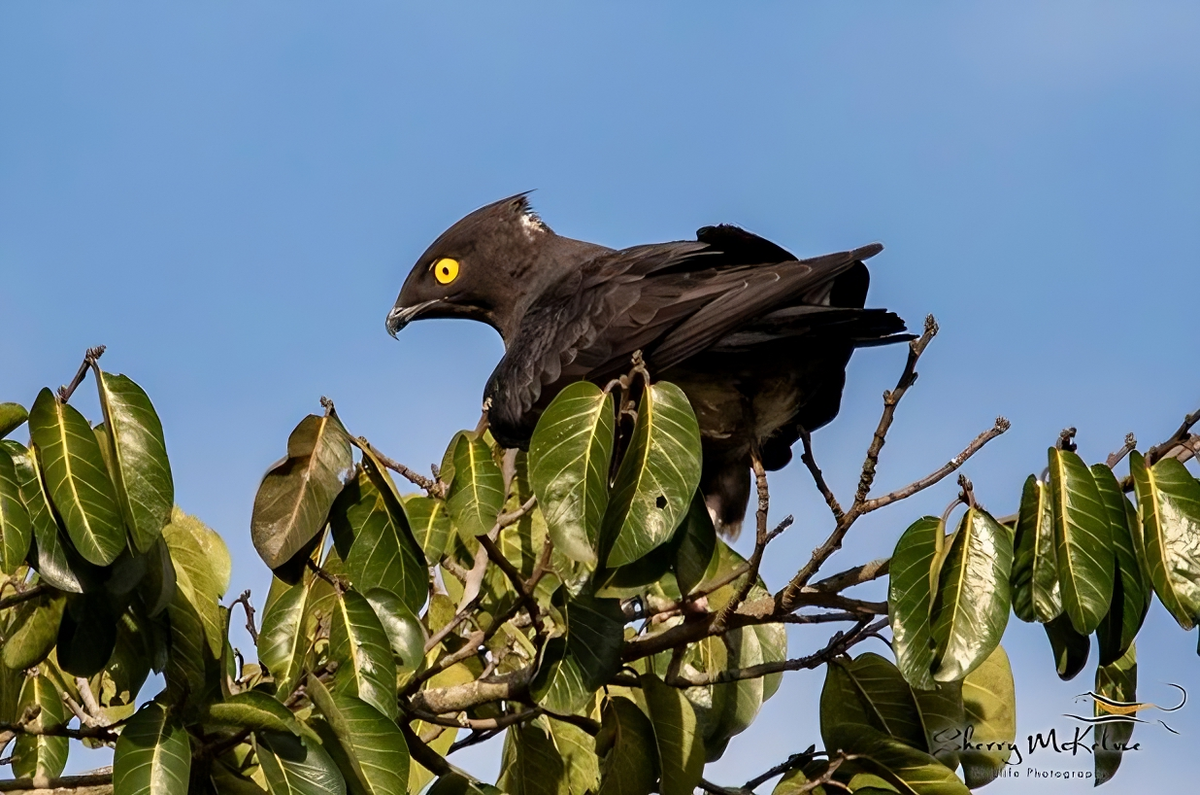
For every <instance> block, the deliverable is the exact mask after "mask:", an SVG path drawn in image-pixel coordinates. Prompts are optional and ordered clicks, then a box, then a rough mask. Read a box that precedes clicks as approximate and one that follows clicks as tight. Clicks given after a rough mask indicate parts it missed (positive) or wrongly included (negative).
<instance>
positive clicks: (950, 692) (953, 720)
mask: <svg viewBox="0 0 1200 795" xmlns="http://www.w3.org/2000/svg"><path fill="white" fill-rule="evenodd" d="M913 697H914V698H915V699H916V702H917V712H918V715H919V716H920V718H921V726H922V727H923V728H924V730H925V740H926V743H927V744H928V748H929V752H930V753H931V754H933V755H934V756H935V757H936V758H937V760H938V761H939V762H941V763H942V764H943V765H945V766H946V767H948V768H950V769H951V770H953V769H954V768H955V767H957V766H958V751H959V749H960V747H961V744H962V741H961V738H962V733H963V730H964V727H965V725H966V723H965V722H966V717H965V715H964V713H963V699H962V682H943V683H941V684H939V685H938V686H937V689H935V690H917V689H914V690H913Z"/></svg>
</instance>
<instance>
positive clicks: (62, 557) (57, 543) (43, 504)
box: [0, 439, 99, 593]
mask: <svg viewBox="0 0 1200 795" xmlns="http://www.w3.org/2000/svg"><path fill="white" fill-rule="evenodd" d="M0 450H6V451H7V452H8V454H9V455H10V456H12V460H13V466H14V468H15V470H16V473H17V482H18V483H19V484H20V487H21V501H22V502H23V503H24V504H25V508H26V509H27V510H28V511H29V520H30V525H31V527H32V530H33V543H32V544H31V545H30V550H29V563H30V565H31V566H33V568H34V570H35V571H37V573H38V576H39V577H40V578H41V579H42V580H43V581H45V582H46V583H47V584H49V585H52V586H54V587H55V588H58V589H59V590H61V591H68V592H70V593H83V591H84V585H85V580H88V581H89V582H88V583H87V584H89V585H92V584H93V583H91V582H90V581H91V580H95V579H98V577H97V575H96V572H98V571H99V570H98V569H97V568H96V567H95V566H93V565H92V564H90V563H88V562H87V561H85V560H83V559H82V558H81V557H80V556H79V553H77V552H75V550H74V549H71V548H70V547H69V546H68V543H67V541H66V539H65V538H64V536H63V535H62V531H61V530H60V529H59V526H58V520H56V519H55V518H54V511H53V510H52V509H51V507H50V496H49V494H48V493H47V492H46V487H45V483H44V482H43V478H42V476H41V473H40V468H39V465H38V458H37V453H36V449H34V448H30V449H26V448H25V447H23V446H22V445H20V444H17V443H16V442H14V441H12V440H11V439H7V440H4V441H0Z"/></svg>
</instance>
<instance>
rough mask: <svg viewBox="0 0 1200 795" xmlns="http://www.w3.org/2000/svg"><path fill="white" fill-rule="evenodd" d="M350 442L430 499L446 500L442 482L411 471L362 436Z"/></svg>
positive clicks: (444, 487)
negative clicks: (420, 490)
mask: <svg viewBox="0 0 1200 795" xmlns="http://www.w3.org/2000/svg"><path fill="white" fill-rule="evenodd" d="M350 441H352V442H354V444H355V446H356V447H358V448H360V449H363V450H367V451H369V452H370V453H371V455H373V456H375V458H377V459H378V460H379V463H381V464H383V465H384V466H385V467H387V468H388V469H390V470H392V471H393V472H395V473H397V474H399V475H400V476H401V477H402V478H404V479H406V480H407V481H409V482H410V483H412V484H414V485H416V486H418V487H420V488H422V489H424V490H425V493H426V494H428V495H429V496H430V497H438V498H441V499H445V497H446V486H445V484H444V483H442V482H441V481H440V480H432V479H431V478H427V477H425V476H424V475H421V474H419V473H417V472H414V471H413V470H411V469H409V468H408V467H406V466H405V465H404V464H401V463H400V462H399V461H396V460H394V459H392V458H389V457H388V456H386V455H384V454H383V453H381V452H379V450H378V449H377V448H375V447H373V446H372V445H371V443H370V442H368V441H367V439H366V437H365V436H360V437H358V438H357V439H355V438H353V437H351V439H350Z"/></svg>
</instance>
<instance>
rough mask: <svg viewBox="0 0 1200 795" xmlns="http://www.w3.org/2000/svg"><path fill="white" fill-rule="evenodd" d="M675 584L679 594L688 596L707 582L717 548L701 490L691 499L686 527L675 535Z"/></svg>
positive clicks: (715, 537) (685, 519)
mask: <svg viewBox="0 0 1200 795" xmlns="http://www.w3.org/2000/svg"><path fill="white" fill-rule="evenodd" d="M672 542H673V545H675V546H677V547H678V549H677V550H676V551H675V582H676V584H677V585H678V586H679V592H680V594H689V593H691V592H692V590H694V589H695V588H696V586H698V585H699V584H700V582H701V581H702V580H703V579H704V575H705V572H707V571H708V567H709V564H710V563H712V559H713V554H714V553H715V551H716V548H717V531H716V530H715V529H714V528H713V523H712V517H711V516H710V515H709V513H708V506H706V505H705V504H704V495H702V494H701V493H700V491H699V490H697V491H696V493H695V494H693V495H692V503H691V505H690V506H689V507H688V512H687V515H686V516H684V518H683V523H682V524H680V525H679V529H678V530H676V531H675V538H673V539H672Z"/></svg>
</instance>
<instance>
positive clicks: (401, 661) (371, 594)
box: [366, 588, 429, 674]
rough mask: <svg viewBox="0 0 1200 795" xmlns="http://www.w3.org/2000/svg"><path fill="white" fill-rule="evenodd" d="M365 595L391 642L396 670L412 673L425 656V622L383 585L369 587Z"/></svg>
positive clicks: (417, 668)
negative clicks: (380, 586)
mask: <svg viewBox="0 0 1200 795" xmlns="http://www.w3.org/2000/svg"><path fill="white" fill-rule="evenodd" d="M366 597H367V601H368V602H370V603H371V609H372V610H374V611H375V615H376V616H377V617H378V618H379V623H380V624H382V625H383V631H384V633H385V634H387V637H388V642H389V643H391V645H392V651H393V652H394V653H395V655H396V660H397V664H396V669H397V671H398V672H399V673H401V674H413V673H416V672H417V671H418V670H420V668H421V663H422V661H423V660H424V657H425V642H426V641H427V640H429V635H428V633H427V632H426V631H425V625H424V624H422V623H421V620H420V619H419V618H417V616H416V614H415V613H413V612H412V611H411V610H409V609H408V607H407V606H406V605H405V604H404V602H402V601H400V597H398V596H396V594H394V593H392V592H391V591H389V590H387V589H385V588H372V589H371V590H369V591H367V593H366Z"/></svg>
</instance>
